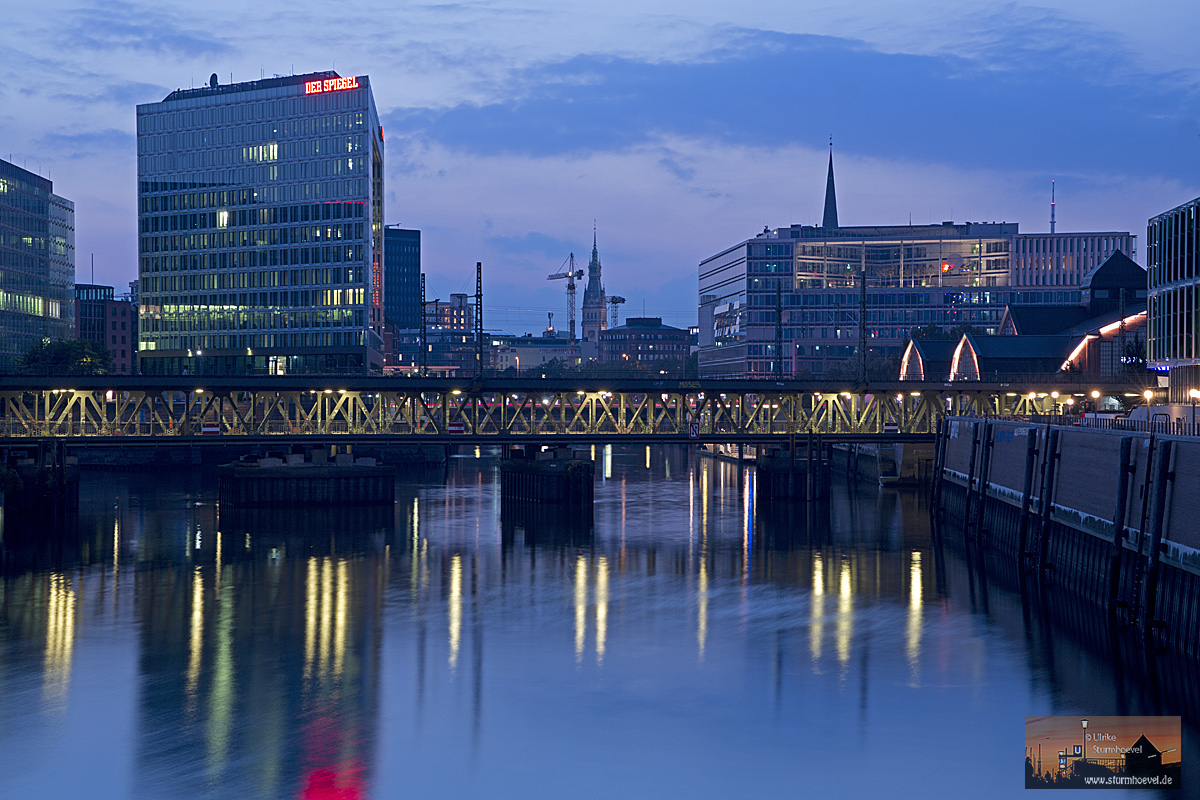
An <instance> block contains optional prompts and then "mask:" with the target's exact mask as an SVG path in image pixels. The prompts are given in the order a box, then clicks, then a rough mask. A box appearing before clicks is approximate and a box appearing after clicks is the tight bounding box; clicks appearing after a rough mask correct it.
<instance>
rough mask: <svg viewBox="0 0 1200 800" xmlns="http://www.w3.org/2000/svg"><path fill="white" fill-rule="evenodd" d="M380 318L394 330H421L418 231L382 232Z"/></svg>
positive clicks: (402, 229)
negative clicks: (381, 301)
mask: <svg viewBox="0 0 1200 800" xmlns="http://www.w3.org/2000/svg"><path fill="white" fill-rule="evenodd" d="M383 287H384V288H383V316H384V319H385V320H387V324H388V325H390V326H392V327H393V328H396V329H398V330H411V329H414V328H419V327H421V232H420V231H417V230H405V229H404V228H398V227H396V226H394V225H389V226H388V227H386V228H384V230H383Z"/></svg>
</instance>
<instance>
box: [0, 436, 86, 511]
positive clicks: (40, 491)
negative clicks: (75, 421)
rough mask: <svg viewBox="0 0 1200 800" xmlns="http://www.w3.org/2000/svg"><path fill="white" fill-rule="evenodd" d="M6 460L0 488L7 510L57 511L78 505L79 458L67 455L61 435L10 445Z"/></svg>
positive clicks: (76, 508)
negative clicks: (16, 445)
mask: <svg viewBox="0 0 1200 800" xmlns="http://www.w3.org/2000/svg"><path fill="white" fill-rule="evenodd" d="M31 444H32V443H31ZM3 464H4V471H3V475H2V476H0V491H2V493H3V504H4V509H5V511H6V512H10V513H11V512H15V513H19V514H35V513H36V514H49V515H57V514H59V513H62V512H67V511H76V510H78V509H79V462H78V461H77V460H76V459H75V457H74V456H68V455H67V447H66V442H64V441H62V440H61V439H42V440H39V441H38V442H37V443H36V445H35V446H33V447H22V448H9V449H7V450H6V451H5V452H4V460H3Z"/></svg>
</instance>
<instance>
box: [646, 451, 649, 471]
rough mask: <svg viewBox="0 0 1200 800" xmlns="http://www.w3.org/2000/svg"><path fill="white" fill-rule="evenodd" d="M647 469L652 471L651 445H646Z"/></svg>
mask: <svg viewBox="0 0 1200 800" xmlns="http://www.w3.org/2000/svg"><path fill="white" fill-rule="evenodd" d="M646 469H650V445H646Z"/></svg>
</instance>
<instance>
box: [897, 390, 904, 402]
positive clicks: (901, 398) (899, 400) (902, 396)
mask: <svg viewBox="0 0 1200 800" xmlns="http://www.w3.org/2000/svg"><path fill="white" fill-rule="evenodd" d="M896 402H897V403H903V402H904V392H900V394H898V395H896Z"/></svg>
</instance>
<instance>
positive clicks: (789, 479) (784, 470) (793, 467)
mask: <svg viewBox="0 0 1200 800" xmlns="http://www.w3.org/2000/svg"><path fill="white" fill-rule="evenodd" d="M817 439H819V437H817ZM797 449H798V448H797V446H796V442H795V440H794V437H793V441H791V442H789V443H788V445H787V446H785V447H772V448H770V449H768V450H766V452H762V451H760V452H759V454H758V459H757V460H756V461H755V481H754V487H755V492H756V494H757V498H756V499H758V500H759V501H763V502H797V501H799V502H806V503H807V502H810V501H813V500H820V499H822V498H825V497H828V496H829V469H828V462H827V460H826V458H825V457H824V454H823V453H822V452H821V450H820V444H819V441H816V440H814V437H813V436H812V435H811V434H810V435H809V437H808V440H807V442H805V451H804V454H803V458H801V457H799V454H798V453H797Z"/></svg>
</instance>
